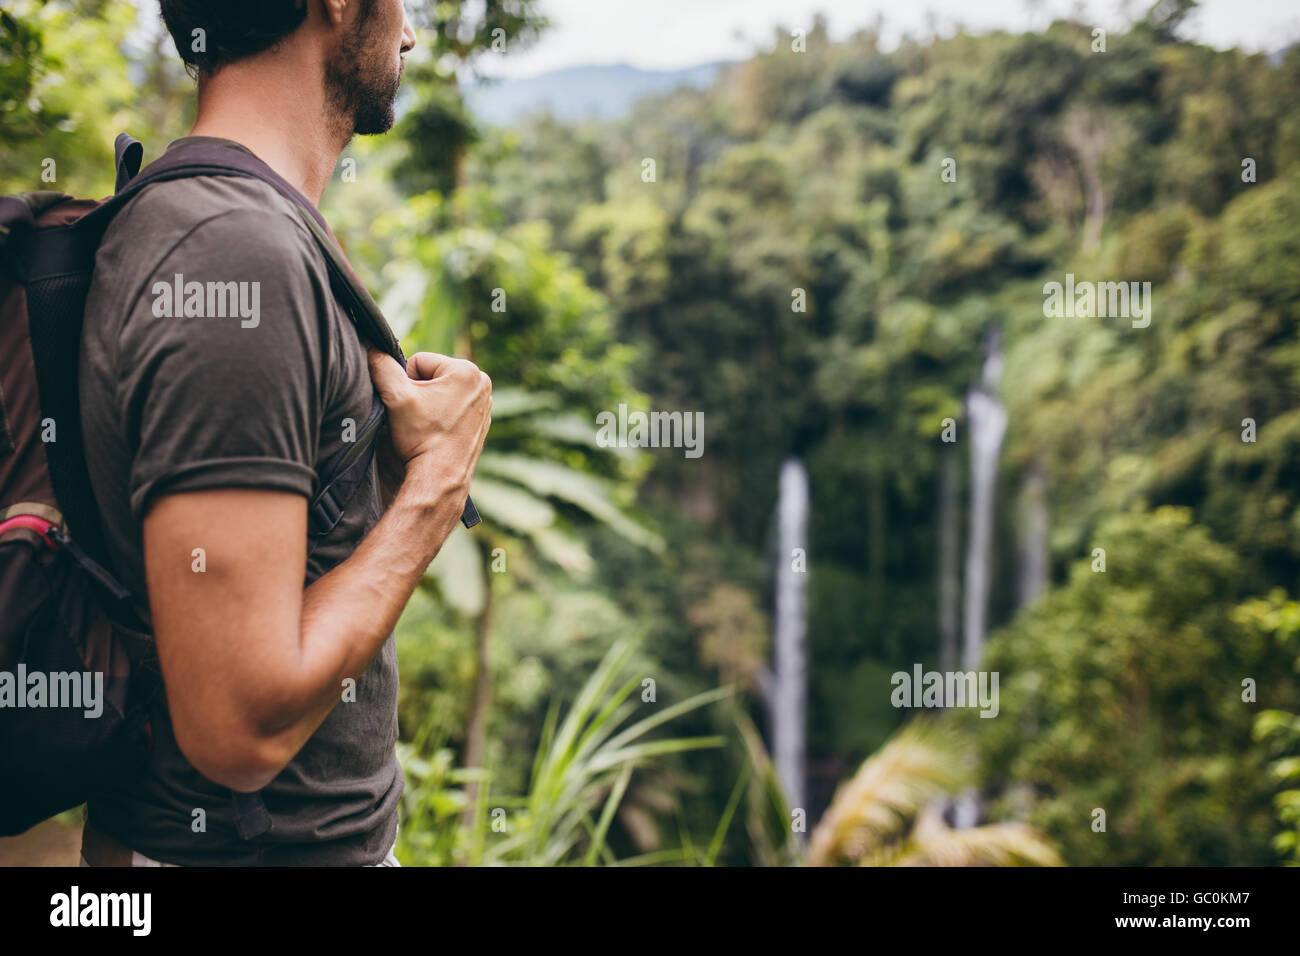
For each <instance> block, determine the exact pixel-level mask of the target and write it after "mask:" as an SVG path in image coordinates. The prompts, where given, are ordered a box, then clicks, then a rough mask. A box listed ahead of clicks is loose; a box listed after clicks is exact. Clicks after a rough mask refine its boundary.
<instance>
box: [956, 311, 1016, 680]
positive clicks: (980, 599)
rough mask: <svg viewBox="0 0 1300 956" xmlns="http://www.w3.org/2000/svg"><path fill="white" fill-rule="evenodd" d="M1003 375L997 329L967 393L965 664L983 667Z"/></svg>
mask: <svg viewBox="0 0 1300 956" xmlns="http://www.w3.org/2000/svg"><path fill="white" fill-rule="evenodd" d="M1001 378H1002V346H1001V342H1000V340H999V335H998V332H997V331H996V330H991V331H990V332H989V335H988V338H987V340H986V341H985V344H984V368H983V371H982V372H981V374H980V377H979V379H978V380H977V381H976V382H975V384H974V385H973V386H972V387H971V390H970V392H969V393H968V394H967V396H966V419H967V422H968V423H969V424H968V426H967V433H968V434H969V435H970V449H971V451H970V464H971V501H970V538H969V540H968V541H967V547H966V593H965V595H964V598H965V601H964V604H965V615H964V617H963V621H962V624H963V628H962V636H963V641H962V667H963V668H964V669H966V670H974V669H976V668H978V667H979V664H980V655H981V652H982V651H983V649H984V637H985V634H986V632H987V628H988V620H987V619H988V604H989V586H990V583H991V581H992V575H991V571H992V562H993V492H994V490H995V488H996V485H997V475H998V455H999V454H1000V453H1001V451H1002V436H1003V435H1004V434H1005V433H1006V430H1007V412H1006V409H1005V408H1003V407H1002V402H1001V401H1000V400H999V399H998V381H999V379H1001Z"/></svg>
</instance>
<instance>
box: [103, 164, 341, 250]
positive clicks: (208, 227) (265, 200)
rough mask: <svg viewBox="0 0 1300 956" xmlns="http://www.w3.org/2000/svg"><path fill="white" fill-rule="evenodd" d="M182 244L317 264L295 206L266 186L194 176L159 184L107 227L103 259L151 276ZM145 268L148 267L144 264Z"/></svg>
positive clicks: (236, 178)
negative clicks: (127, 264)
mask: <svg viewBox="0 0 1300 956" xmlns="http://www.w3.org/2000/svg"><path fill="white" fill-rule="evenodd" d="M181 243H186V244H187V245H188V246H190V247H193V246H194V245H195V244H196V243H198V244H199V245H201V246H204V247H207V246H209V245H210V246H211V247H212V252H213V253H216V254H222V255H227V256H239V255H241V254H249V255H257V256H268V255H269V256H270V257H271V258H272V260H273V261H274V260H275V259H290V258H292V259H299V258H300V257H301V255H302V253H303V252H304V251H308V252H309V256H310V258H311V259H315V258H317V257H316V256H315V255H314V253H315V251H316V249H315V240H314V239H313V238H312V235H311V233H310V231H309V230H308V229H307V227H306V225H305V224H304V223H303V221H302V219H301V217H300V216H299V214H298V211H297V210H296V209H295V208H294V206H293V204H292V203H290V202H289V201H288V200H287V199H285V198H284V197H283V196H281V195H280V194H279V193H278V192H276V191H275V190H274V189H273V188H272V187H270V186H268V185H267V184H266V183H264V182H261V181H260V180H256V179H250V178H247V177H242V176H192V177H186V178H184V179H173V180H168V181H165V182H160V183H153V184H152V185H150V186H148V187H146V188H145V189H144V190H142V191H141V193H140V194H139V195H138V196H136V197H135V198H134V199H132V200H131V201H130V202H129V203H127V205H126V207H125V208H124V209H123V210H121V212H119V213H118V214H117V215H116V216H115V217H114V219H113V222H111V223H110V224H109V227H108V229H107V231H106V232H105V234H104V239H103V242H102V243H101V244H100V252H101V256H102V257H104V258H111V259H114V260H117V261H122V260H134V261H136V262H139V263H140V264H141V265H144V266H145V268H151V267H152V266H153V265H155V264H156V263H157V262H158V261H160V260H161V259H162V258H163V257H165V256H166V255H167V254H168V252H170V251H171V250H172V249H174V248H176V247H177V246H178V245H180V244H181ZM142 260H143V261H142Z"/></svg>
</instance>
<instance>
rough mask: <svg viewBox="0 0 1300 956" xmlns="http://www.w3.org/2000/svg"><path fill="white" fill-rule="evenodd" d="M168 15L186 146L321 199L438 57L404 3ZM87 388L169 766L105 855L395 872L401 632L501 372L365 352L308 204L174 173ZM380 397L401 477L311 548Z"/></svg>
mask: <svg viewBox="0 0 1300 956" xmlns="http://www.w3.org/2000/svg"><path fill="white" fill-rule="evenodd" d="M161 6H162V14H163V18H164V20H165V22H166V24H167V27H168V29H169V31H170V32H171V34H172V36H173V38H174V39H175V40H176V44H177V48H178V49H179V50H180V52H181V55H182V57H183V58H184V59H185V60H186V62H187V64H188V65H189V67H190V68H191V69H192V70H193V71H195V72H196V74H197V79H198V98H199V99H198V112H197V119H196V122H195V124H194V128H193V131H192V134H191V137H187V138H186V139H182V140H179V141H177V143H173V144H172V147H169V148H175V147H176V146H177V145H179V144H184V143H187V142H191V141H193V139H194V137H206V138H208V139H206V140H203V141H205V142H220V143H222V144H224V145H226V146H229V147H230V148H231V149H246V150H248V151H249V152H251V153H253V154H254V155H255V156H257V157H258V158H260V159H261V160H262V161H264V162H265V163H267V164H268V165H269V166H270V167H271V168H272V169H273V170H274V171H275V172H276V173H278V174H279V175H280V176H281V177H282V178H283V179H285V180H287V181H288V183H289V184H291V185H292V186H293V187H294V188H296V189H297V190H298V191H299V192H300V193H301V194H302V195H303V197H305V199H304V201H310V202H311V203H313V204H315V203H318V202H319V200H320V198H321V194H322V193H323V192H324V189H325V185H326V183H327V181H328V180H329V178H330V175H331V173H332V171H333V169H334V167H335V165H336V163H337V161H338V156H339V154H340V153H341V151H342V150H343V148H344V146H345V145H346V144H347V142H348V141H349V139H350V138H351V137H352V136H353V135H354V134H363V135H366V134H377V133H382V132H385V131H387V130H388V129H389V128H391V126H392V124H393V121H394V112H393V104H394V99H395V97H396V94H397V89H398V86H399V83H400V81H401V75H402V70H403V67H404V64H403V60H402V57H403V55H404V54H405V53H406V52H408V51H409V50H410V49H411V48H412V47H413V45H414V43H415V35H414V32H413V30H412V29H411V26H410V24H409V23H408V22H407V20H406V17H405V14H404V11H403V8H402V3H401V0H306V2H304V0H297V2H296V3H295V2H294V0H254V2H230V0H162V4H161ZM200 40H201V41H202V42H200ZM178 275H179V276H183V280H177V281H183V282H184V283H189V282H191V281H196V282H200V283H204V284H205V285H206V284H207V283H210V282H220V283H237V284H238V285H237V288H239V290H240V296H241V299H240V301H241V303H242V304H244V305H248V306H251V307H252V308H250V309H248V310H244V311H241V315H242V317H241V315H236V316H233V317H231V316H227V315H226V314H225V313H224V311H223V313H222V314H221V315H218V316H205V317H194V316H193V315H191V316H190V317H185V318H175V317H167V316H168V315H169V314H171V312H170V310H169V309H168V308H166V307H160V296H161V295H162V292H161V290H162V289H163V287H164V286H166V285H167V284H170V283H172V282H173V280H174V279H175V277H176V276H178ZM225 288H235V287H231V286H225ZM175 314H176V315H183V314H184V312H183V311H182V310H179V309H178V310H176V312H175ZM249 316H253V318H249ZM80 374H81V410H82V421H83V427H84V431H85V443H86V454H87V459H88V463H89V466H90V472H91V475H92V476H93V482H94V488H95V496H96V499H97V500H98V502H99V505H100V508H101V510H102V513H103V517H104V526H105V534H106V536H107V538H108V544H109V551H110V554H111V557H112V559H113V561H114V563H115V565H116V569H117V571H118V572H119V574H120V575H121V576H122V578H123V580H124V583H126V584H127V586H128V587H129V588H130V589H131V590H132V592H133V593H135V594H147V595H148V609H149V611H150V613H151V617H152V626H153V632H154V637H155V640H156V644H157V650H158V656H159V661H160V664H161V669H162V674H163V679H164V685H165V700H161V699H160V700H159V702H158V703H157V704H156V705H155V707H154V708H153V713H152V714H151V725H152V738H153V749H152V755H151V758H150V764H149V768H148V770H147V772H146V773H144V774H142V775H140V776H138V777H136V778H134V779H132V780H130V781H128V782H126V783H125V784H123V785H122V786H121V787H120V788H119V789H115V790H113V791H111V792H106V793H102V794H98V795H96V796H95V797H94V798H93V799H92V800H91V801H90V802H89V804H88V807H87V821H86V830H85V835H84V837H83V848H82V855H83V858H84V862H85V863H86V864H87V865H91V866H95V865H113V864H126V865H131V864H135V865H166V864H174V865H259V864H265V865H300V864H309V865H350V866H362V865H365V866H373V865H396V860H395V859H394V858H393V856H392V854H391V849H392V847H393V844H394V840H395V837H396V830H397V804H398V799H399V797H400V795H401V792H402V772H401V768H400V766H399V765H398V762H397V759H396V755H395V753H394V744H395V742H396V739H397V714H396V701H397V662H396V655H395V649H394V642H393V637H392V629H393V626H394V625H395V623H396V621H397V618H398V615H399V614H400V612H401V610H402V607H403V605H404V604H405V603H406V601H407V599H408V598H409V597H410V595H411V592H412V590H413V589H414V588H415V586H416V584H417V582H418V581H419V579H420V576H421V575H422V574H423V572H424V570H425V568H426V567H427V566H428V564H429V562H430V561H431V560H432V559H433V557H434V555H435V554H436V553H437V551H438V549H439V547H440V546H441V544H442V542H443V540H444V539H445V538H446V536H447V534H448V533H449V532H450V531H451V529H452V528H453V527H454V525H455V524H456V521H457V520H458V518H459V516H460V513H461V509H462V506H463V504H464V501H465V497H466V494H467V492H468V488H469V481H470V477H471V475H472V473H473V470H474V466H475V463H476V462H477V460H478V455H479V452H480V450H481V449H482V447H483V441H484V439H485V437H486V434H487V429H488V425H489V422H490V415H489V411H490V405H491V382H490V381H489V380H488V378H487V376H486V375H484V374H483V373H482V372H480V371H479V370H478V369H477V368H475V367H474V366H473V365H472V364H470V363H469V362H465V361H460V360H456V359H451V358H447V357H445V356H440V355H433V354H429V353H421V354H418V355H415V356H412V358H411V359H410V361H409V362H408V364H407V367H406V369H402V368H401V366H400V365H399V364H398V363H397V362H396V361H394V360H393V359H392V358H391V357H388V356H384V355H381V354H380V353H378V352H374V351H371V352H370V353H369V355H367V350H366V347H365V346H364V345H363V344H361V342H360V341H359V339H358V337H357V334H356V332H355V330H354V328H353V326H352V324H351V322H350V321H349V319H348V317H347V315H346V314H345V313H344V312H343V311H342V309H341V307H340V306H339V305H338V304H337V303H336V302H335V300H334V298H333V296H332V295H331V292H330V285H329V278H328V273H327V271H326V265H325V261H324V258H323V255H322V253H321V251H320V250H319V249H318V247H317V246H316V245H315V243H314V241H313V238H312V236H311V234H310V232H308V230H307V228H306V227H305V226H304V224H303V222H302V220H301V218H300V217H299V216H298V215H297V214H296V212H295V210H294V208H293V205H292V203H291V202H289V201H288V200H286V199H285V198H283V197H282V196H281V195H280V194H279V193H277V192H276V191H275V190H274V189H273V188H271V187H270V186H268V185H266V184H265V183H262V182H260V181H256V180H250V179H242V178H229V177H202V178H194V179H185V180H178V181H174V182H164V183H159V184H155V185H153V186H150V187H149V188H148V189H146V190H145V191H144V192H143V193H142V194H141V195H140V196H139V197H138V198H136V199H135V200H133V201H132V202H131V204H130V205H129V206H127V208H126V209H125V210H123V211H122V213H120V214H119V215H118V216H117V218H116V219H115V221H114V222H113V224H112V226H111V227H110V229H109V231H108V233H107V234H106V236H105V238H104V242H103V244H102V245H101V247H100V250H99V254H98V258H97V260H96V269H95V280H94V283H93V286H92V288H91V292H90V298H89V301H88V303H87V309H86V327H85V332H84V339H83V344H82V351H81V361H80ZM372 379H373V382H374V387H373V388H372ZM374 388H377V389H378V391H379V394H380V397H381V398H382V399H383V401H384V404H385V405H386V406H387V408H388V413H389V428H388V437H386V438H382V439H381V441H382V442H383V444H382V446H381V447H380V452H379V457H380V459H381V460H382V464H384V466H385V467H384V468H383V469H380V468H379V467H376V468H372V469H371V471H370V474H369V476H368V477H367V479H366V481H365V482H364V483H363V485H362V487H361V488H360V490H359V491H358V492H357V493H356V494H355V496H354V497H353V498H352V499H351V502H350V504H349V506H348V508H347V510H346V512H345V514H344V516H343V518H342V520H341V521H340V522H339V524H338V525H337V526H336V527H335V528H334V529H333V531H332V532H331V533H329V535H328V536H327V537H325V538H324V539H323V540H320V541H318V542H313V544H312V548H311V549H310V553H309V548H308V532H307V528H308V517H307V511H308V508H307V505H308V498H309V496H310V495H311V494H312V493H313V483H314V481H315V479H316V472H317V469H318V467H319V466H320V464H321V463H322V462H324V461H325V460H326V459H328V458H329V457H330V456H331V455H333V454H334V453H335V452H338V451H339V450H340V449H342V448H343V447H344V444H345V442H347V441H349V440H350V438H351V435H352V434H353V432H354V431H355V429H356V428H359V427H360V423H361V422H363V421H364V420H365V418H366V415H367V413H368V412H369V410H370V407H371V400H372V396H373V394H374ZM380 470H382V471H383V472H384V474H385V476H386V477H387V476H390V475H391V476H392V481H391V483H390V482H388V481H387V480H386V482H385V489H384V491H385V495H384V497H385V498H389V497H390V496H391V500H389V501H387V502H386V503H387V504H388V507H387V509H386V511H385V510H384V509H383V507H382V505H381V489H380V487H379V481H378V478H377V474H378V472H379V471H380ZM381 514H382V517H381ZM253 792H259V793H260V798H261V801H262V803H263V804H264V806H265V811H266V812H265V815H262V816H261V817H260V820H261V823H262V825H261V826H257V827H246V826H244V825H243V824H244V820H243V815H242V813H241V811H240V810H237V804H238V803H239V800H240V799H246V798H236V797H235V794H236V793H238V794H249V793H253ZM259 812H260V811H259ZM267 824H269V828H268V826H267Z"/></svg>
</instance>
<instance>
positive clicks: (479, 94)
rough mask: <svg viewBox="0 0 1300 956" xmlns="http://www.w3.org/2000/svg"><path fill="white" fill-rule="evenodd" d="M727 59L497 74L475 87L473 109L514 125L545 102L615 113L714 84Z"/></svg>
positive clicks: (572, 113) (577, 114)
mask: <svg viewBox="0 0 1300 956" xmlns="http://www.w3.org/2000/svg"><path fill="white" fill-rule="evenodd" d="M726 65H727V64H726V63H703V64H701V65H699V66H692V67H688V68H687V69H684V70H668V71H661V70H639V69H637V68H636V67H632V66H626V65H622V64H619V65H615V66H575V67H569V68H567V69H563V70H553V71H551V72H549V73H542V74H539V75H538V76H534V77H528V78H522V79H508V80H497V81H494V82H490V83H483V84H480V85H478V86H474V87H471V88H470V89H469V90H468V91H467V93H466V99H467V100H468V101H469V106H470V109H471V110H472V111H473V113H474V115H475V116H476V117H478V119H479V120H481V121H482V122H484V123H487V124H490V125H494V126H509V125H510V124H511V123H514V122H515V121H516V120H518V119H520V118H522V117H524V116H526V115H528V114H530V113H535V112H537V111H539V110H542V109H544V108H546V109H550V111H551V112H552V113H553V114H555V116H557V117H559V118H560V119H564V120H576V119H585V118H587V117H593V118H597V119H613V118H615V117H618V116H621V115H623V114H624V113H626V112H627V110H628V109H629V108H630V107H631V106H632V104H633V103H635V102H636V101H637V100H639V99H641V97H643V96H650V95H652V94H655V93H667V92H668V91H670V90H674V89H676V88H677V87H679V86H690V87H695V88H700V87H705V86H708V85H709V84H710V83H712V82H713V78H714V77H715V76H717V74H718V70H720V69H721V68H722V67H724V66H726Z"/></svg>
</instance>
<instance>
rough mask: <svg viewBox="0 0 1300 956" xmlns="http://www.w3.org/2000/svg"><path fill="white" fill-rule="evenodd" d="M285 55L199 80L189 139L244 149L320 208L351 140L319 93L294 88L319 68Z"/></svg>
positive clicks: (255, 60) (252, 60)
mask: <svg viewBox="0 0 1300 956" xmlns="http://www.w3.org/2000/svg"><path fill="white" fill-rule="evenodd" d="M286 53H288V51H287V50H282V51H279V52H278V53H277V54H274V55H273V56H274V58H272V56H268V55H266V54H263V55H261V56H256V57H250V58H249V59H248V60H247V61H241V62H238V63H232V64H229V65H227V66H226V67H224V68H222V69H221V70H220V71H219V72H218V73H217V74H216V75H215V76H206V77H204V78H203V81H202V82H201V83H200V84H199V106H198V115H197V118H196V119H195V121H194V127H193V129H191V130H190V135H191V136H219V137H221V138H223V139H229V140H234V141H235V142H236V143H239V144H241V145H243V146H247V147H248V148H249V149H250V150H252V152H253V153H254V155H256V156H257V158H258V159H260V160H262V162H264V163H266V164H267V165H268V166H270V167H271V168H272V169H274V170H275V171H276V172H277V173H279V174H280V175H281V176H283V177H284V178H285V179H286V180H287V181H288V182H289V183H290V184H291V185H292V186H293V187H294V188H295V189H297V190H298V191H299V192H301V193H302V194H303V195H304V196H306V197H307V198H308V199H310V200H311V201H312V202H313V203H314V204H315V205H317V206H319V205H320V201H321V197H322V196H323V195H324V194H325V186H326V185H327V184H328V183H329V180H330V176H332V175H333V173H334V167H335V166H336V165H337V164H338V158H339V154H340V153H341V152H343V148H344V147H345V146H347V144H348V140H349V139H350V138H351V137H350V136H349V135H348V134H346V133H345V132H344V131H343V130H342V129H340V128H339V127H338V125H337V123H331V122H330V117H329V113H328V111H327V109H326V104H325V94H324V91H323V90H321V89H319V88H317V86H316V84H310V85H304V84H301V83H298V84H297V85H295V79H298V80H300V79H301V78H302V77H305V76H319V75H320V74H319V72H318V69H319V68H318V66H316V65H315V64H311V63H306V62H294V60H293V59H291V58H290V57H287V56H286V55H285V54H286ZM277 93H280V94H281V95H277Z"/></svg>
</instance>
